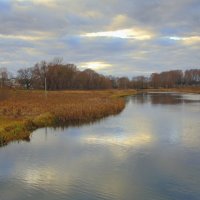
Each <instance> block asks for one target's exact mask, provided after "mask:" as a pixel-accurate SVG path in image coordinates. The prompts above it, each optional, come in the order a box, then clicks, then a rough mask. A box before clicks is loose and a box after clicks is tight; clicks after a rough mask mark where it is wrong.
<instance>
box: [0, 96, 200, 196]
mask: <svg viewBox="0 0 200 200" xmlns="http://www.w3.org/2000/svg"><path fill="white" fill-rule="evenodd" d="M126 101H127V104H126V108H125V109H124V110H123V111H122V112H121V113H120V114H119V115H116V116H111V117H108V118H105V119H103V120H101V121H99V122H96V123H93V124H88V125H83V126H79V127H69V128H65V129H62V128H57V129H53V128H42V129H38V130H36V131H35V132H34V133H33V134H32V135H31V140H30V142H23V141H22V142H14V143H12V144H9V145H7V146H5V147H2V148H0V200H25V199H26V200H27V199H28V200H36V199H40V200H43V199H44V200H57V199H58V200H62V199H65V200H97V199H98V200H103V199H104V200H133V199H134V200H197V199H198V200H199V199H200V95H197V94H196V95H195V94H178V93H148V94H140V95H137V96H133V97H128V98H127V99H126Z"/></svg>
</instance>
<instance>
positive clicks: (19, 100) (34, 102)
mask: <svg viewBox="0 0 200 200" xmlns="http://www.w3.org/2000/svg"><path fill="white" fill-rule="evenodd" d="M136 93H137V91H136V90H105V91H57V92H48V94H47V95H45V94H44V92H43V91H24V90H15V91H14V90H8V91H1V95H0V145H5V144H7V143H9V142H11V141H14V140H29V137H30V133H31V132H32V131H33V130H35V129H37V128H40V127H46V126H61V125H63V126H64V125H67V126H68V125H73V124H81V123H86V122H91V121H95V120H98V119H101V118H103V117H106V116H109V115H114V114H117V113H119V112H121V111H122V110H123V108H124V107H125V101H124V99H123V98H120V97H123V96H127V95H133V94H136Z"/></svg>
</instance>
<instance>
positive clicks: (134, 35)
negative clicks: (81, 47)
mask: <svg viewBox="0 0 200 200" xmlns="http://www.w3.org/2000/svg"><path fill="white" fill-rule="evenodd" d="M81 36H82V37H113V38H121V39H136V40H149V39H151V38H152V35H151V34H149V33H146V32H145V31H140V30H133V29H121V30H116V31H105V32H93V33H85V34H83V35H81Z"/></svg>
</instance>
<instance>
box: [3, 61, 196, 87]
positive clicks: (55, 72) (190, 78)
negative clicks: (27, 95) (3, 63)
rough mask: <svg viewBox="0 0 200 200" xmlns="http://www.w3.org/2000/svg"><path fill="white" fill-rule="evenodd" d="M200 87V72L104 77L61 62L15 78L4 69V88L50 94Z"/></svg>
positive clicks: (28, 70)
mask: <svg viewBox="0 0 200 200" xmlns="http://www.w3.org/2000/svg"><path fill="white" fill-rule="evenodd" d="M184 86H200V69H188V70H185V71H182V70H171V71H165V72H161V73H152V74H151V75H150V76H149V77H145V76H137V77H133V78H132V79H131V80H130V79H129V78H128V77H114V76H104V75H102V74H99V73H97V72H95V71H94V70H92V69H86V70H84V71H80V70H79V69H78V68H77V67H76V65H74V64H64V63H63V62H62V59H61V58H55V59H54V60H53V61H52V62H46V61H41V62H39V63H36V64H35V65H34V66H33V67H30V68H23V69H20V70H19V71H18V72H17V75H16V76H15V77H13V76H12V75H11V74H10V73H9V72H8V70H7V69H6V68H0V87H1V88H8V87H10V88H25V89H39V90H42V89H45V87H46V89H47V90H67V89H75V90H76V89H77V90H85V89H87V90H92V89H94V90H96V89H145V88H172V87H184Z"/></svg>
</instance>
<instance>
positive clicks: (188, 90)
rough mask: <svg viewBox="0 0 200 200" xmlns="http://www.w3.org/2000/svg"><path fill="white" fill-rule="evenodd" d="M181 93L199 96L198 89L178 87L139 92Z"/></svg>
mask: <svg viewBox="0 0 200 200" xmlns="http://www.w3.org/2000/svg"><path fill="white" fill-rule="evenodd" d="M144 91H145V92H181V93H193V94H200V87H179V88H158V89H145V90H141V92H144Z"/></svg>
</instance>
